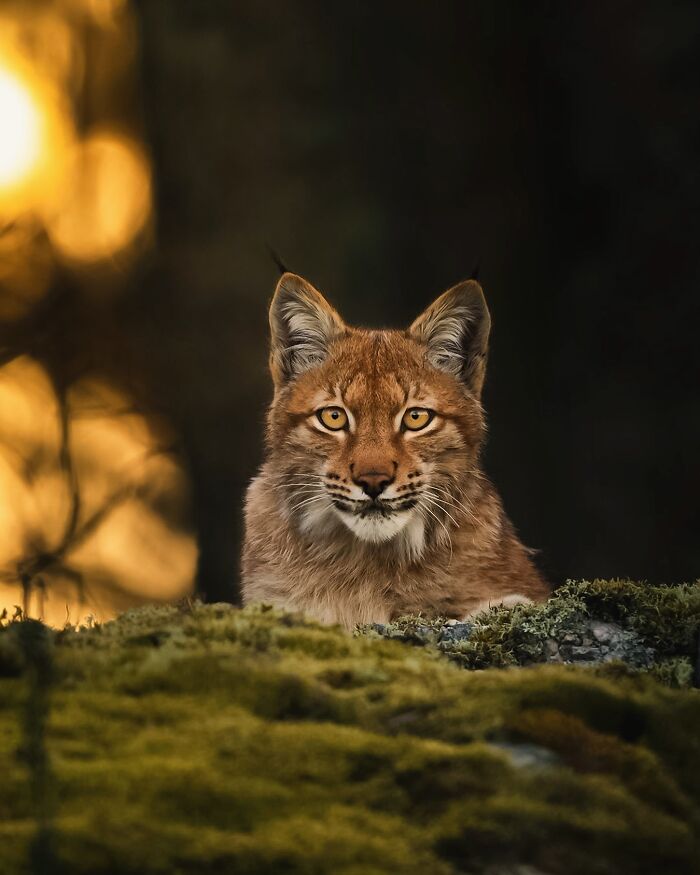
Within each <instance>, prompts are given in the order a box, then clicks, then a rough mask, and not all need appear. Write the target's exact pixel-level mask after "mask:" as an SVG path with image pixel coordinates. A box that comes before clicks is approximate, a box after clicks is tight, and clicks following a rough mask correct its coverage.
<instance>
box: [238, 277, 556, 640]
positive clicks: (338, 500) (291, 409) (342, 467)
mask: <svg viewBox="0 0 700 875" xmlns="http://www.w3.org/2000/svg"><path fill="white" fill-rule="evenodd" d="M270 330H271V348H270V369H271V373H272V377H273V381H274V384H275V394H274V398H273V401H272V404H271V406H270V410H269V415H268V430H267V459H266V462H265V464H264V465H263V468H262V470H261V472H260V475H259V476H258V477H257V478H256V479H255V480H254V481H253V483H252V484H251V487H250V489H249V493H248V500H247V506H246V543H245V548H244V557H243V575H244V579H243V583H244V597H245V599H246V601H253V600H260V601H269V602H272V603H273V604H276V605H280V606H283V607H288V608H298V609H301V610H306V611H307V612H309V613H312V614H314V615H316V616H317V617H319V618H320V619H323V620H330V621H340V622H344V623H345V624H346V625H353V624H354V623H356V622H361V621H370V620H377V621H379V620H382V619H387V618H389V617H390V616H394V615H395V614H396V613H397V612H398V613H404V612H406V611H416V610H421V611H423V612H424V613H428V614H436V613H442V614H446V615H448V616H464V615H466V614H467V613H469V611H470V610H473V609H475V608H476V607H477V606H478V605H481V604H482V603H484V602H485V601H488V599H489V598H490V597H493V598H494V599H496V600H499V599H502V598H504V597H507V598H512V597H513V596H514V593H521V594H522V595H523V596H526V597H538V596H540V595H542V594H543V592H544V591H545V589H544V585H543V583H542V581H541V580H540V578H539V576H538V575H537V572H536V571H535V569H534V568H533V566H532V564H531V563H530V560H529V558H528V556H527V551H526V550H525V548H524V547H523V546H522V545H521V544H520V542H519V541H518V540H517V538H516V537H515V535H514V533H513V531H512V528H511V527H510V524H509V522H508V520H507V518H506V517H505V515H504V513H503V510H502V508H501V506H500V502H499V500H498V496H497V495H496V494H495V492H494V490H493V488H492V487H491V486H490V484H489V483H488V481H487V480H486V478H485V477H484V475H483V473H482V471H481V469H480V466H479V452H480V449H481V445H482V443H483V438H484V431H485V426H484V415H483V410H482V407H481V402H480V397H481V389H482V385H483V380H484V372H485V366H486V356H487V347H488V336H489V330H490V317H489V313H488V309H487V307H486V302H485V299H484V295H483V292H482V290H481V287H480V286H479V284H478V283H477V282H475V281H473V280H472V281H467V282H465V283H461V284H460V285H458V286H455V287H454V288H452V289H450V290H448V291H447V292H445V294H444V295H442V296H441V297H440V298H438V299H437V300H436V301H435V302H434V303H433V304H432V305H431V306H430V307H429V308H428V309H427V310H426V311H425V312H424V313H423V314H422V315H421V316H419V318H418V319H416V321H415V322H414V323H413V324H412V325H411V326H410V328H408V329H407V330H405V331H370V330H362V329H355V328H351V327H349V326H347V325H345V323H344V322H343V320H342V319H341V318H340V316H339V315H338V314H337V313H336V311H335V310H334V309H333V308H332V307H331V306H330V305H329V304H328V302H327V301H326V300H325V299H324V298H323V296H322V295H321V294H320V293H319V292H317V291H316V289H314V288H313V287H312V286H311V285H309V283H307V282H306V281H305V280H303V279H301V278H300V277H297V276H294V275H292V274H285V275H284V276H283V277H282V279H281V280H280V282H279V284H278V287H277V290H276V292H275V296H274V298H273V302H272V305H271V308H270ZM516 584H517V586H516Z"/></svg>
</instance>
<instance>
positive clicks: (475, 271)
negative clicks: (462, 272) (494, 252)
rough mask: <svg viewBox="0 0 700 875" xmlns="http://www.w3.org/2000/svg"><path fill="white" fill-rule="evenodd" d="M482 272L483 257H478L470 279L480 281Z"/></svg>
mask: <svg viewBox="0 0 700 875" xmlns="http://www.w3.org/2000/svg"><path fill="white" fill-rule="evenodd" d="M480 273H481V259H480V258H477V260H476V264H475V265H474V267H473V268H472V272H471V274H470V275H469V279H470V280H476V281H477V282H478V280H479V274H480Z"/></svg>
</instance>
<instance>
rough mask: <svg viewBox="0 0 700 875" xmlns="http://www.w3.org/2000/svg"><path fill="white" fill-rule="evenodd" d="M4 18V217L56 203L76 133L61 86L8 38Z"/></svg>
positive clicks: (0, 148)
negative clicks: (57, 86) (73, 135)
mask: <svg viewBox="0 0 700 875" xmlns="http://www.w3.org/2000/svg"><path fill="white" fill-rule="evenodd" d="M2 24H3V23H2V22H1V21H0V119H2V135H1V136H0V221H11V220H16V219H17V217H18V216H22V215H24V214H27V213H40V212H42V211H43V210H46V209H51V208H52V207H54V206H55V204H56V198H57V197H58V196H59V192H60V191H61V189H62V186H63V182H64V169H65V160H66V158H67V155H68V150H69V145H70V142H71V139H72V129H71V120H70V116H69V114H68V113H67V112H66V109H65V104H64V100H63V98H62V97H61V94H60V91H59V90H58V89H57V88H56V87H55V86H54V84H53V83H52V82H51V81H50V80H49V79H48V78H45V77H43V76H42V75H41V74H40V73H39V72H38V69H37V67H36V66H33V65H31V64H30V63H29V62H28V60H27V59H26V58H25V57H23V56H22V54H21V53H20V52H18V51H17V50H16V49H15V48H14V47H13V46H12V45H11V43H9V42H8V41H7V39H3V36H4V33H3V27H2Z"/></svg>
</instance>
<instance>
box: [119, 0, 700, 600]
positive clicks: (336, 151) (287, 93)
mask: <svg viewBox="0 0 700 875" xmlns="http://www.w3.org/2000/svg"><path fill="white" fill-rule="evenodd" d="M136 9H137V10H138V12H139V14H140V17H141V35H142V46H141V74H142V76H141V81H140V83H139V84H138V85H137V91H138V103H139V106H140V109H141V112H142V114H143V120H144V123H145V128H146V130H147V132H148V139H149V141H150V145H151V148H152V150H153V156H154V160H155V168H156V174H157V185H158V189H157V191H158V195H157V215H158V219H157V226H158V240H159V249H158V250H157V252H156V254H155V256H154V257H153V258H152V259H151V261H150V263H149V264H148V265H147V266H146V268H144V270H143V271H142V274H141V275H140V277H139V280H138V282H137V283H136V285H135V286H134V288H133V290H132V292H131V294H130V295H127V296H125V297H123V298H122V299H121V301H120V303H119V304H118V306H117V312H116V323H115V324H116V325H118V326H119V328H120V330H121V331H122V333H123V336H124V338H126V343H127V346H128V348H129V350H130V354H131V355H132V359H133V362H135V364H133V365H132V367H133V368H134V371H135V373H137V374H138V375H139V379H140V380H142V382H143V385H144V387H145V391H146V392H147V393H148V394H149V397H150V398H151V400H152V402H153V403H154V404H157V405H158V406H159V408H160V409H163V410H165V411H166V412H167V413H168V414H169V415H170V417H171V418H172V419H173V421H174V423H175V426H176V429H177V430H178V432H179V433H180V435H181V437H182V447H183V452H184V455H185V458H186V461H187V464H188V467H189V470H190V473H191V475H192V479H193V496H194V505H193V509H194V516H195V524H196V526H197V529H198V533H199V540H200V548H201V551H202V553H201V562H200V586H201V587H202V588H203V589H204V591H205V592H206V593H207V594H208V595H209V596H210V597H215V598H230V597H232V595H233V593H234V586H235V578H236V575H237V564H238V551H239V539H240V532H241V530H240V524H241V505H242V499H243V493H244V489H245V486H246V483H247V481H248V480H249V478H250V477H251V475H252V474H253V472H254V471H255V468H256V465H257V464H258V463H259V461H260V458H261V440H262V432H263V417H264V411H265V407H266V404H267V401H268V400H269V397H270V384H269V380H268V377H267V372H266V356H267V350H266V343H267V326H266V316H267V314H266V308H267V303H268V300H269V297H270V295H271V293H272V290H273V288H274V284H275V281H276V275H277V274H276V269H275V267H274V264H273V263H272V260H271V259H270V257H269V255H268V253H267V251H266V244H267V243H269V244H271V245H272V246H274V247H275V249H277V250H279V252H280V253H281V255H282V256H283V258H284V260H285V261H286V262H287V263H288V265H289V267H290V268H291V269H293V270H295V271H296V272H298V273H301V274H303V275H304V276H306V277H307V278H308V279H309V280H311V281H312V282H313V283H314V284H316V285H317V286H318V287H319V288H320V289H321V290H323V291H324V293H326V294H327V296H328V297H329V298H330V300H331V301H332V302H333V303H334V304H335V305H336V306H337V307H338V308H339V309H340V311H341V313H342V314H343V315H344V316H345V318H346V319H347V320H348V321H350V322H354V323H361V324H367V325H372V326H405V325H406V324H407V323H408V322H410V321H411V320H412V319H413V317H414V316H415V315H416V314H417V313H418V312H419V311H420V310H421V309H422V308H423V307H424V306H425V305H427V304H428V303H429V302H430V301H431V300H432V299H433V298H434V297H435V296H436V295H437V294H439V293H440V292H441V291H442V290H443V289H444V288H446V287H447V286H449V285H450V284H452V283H454V282H456V281H458V280H460V279H462V278H464V277H465V276H467V275H468V274H469V273H470V272H471V269H472V267H473V266H474V263H475V262H476V261H477V260H478V261H479V262H480V265H481V279H482V282H483V285H484V289H485V292H486V295H487V298H488V301H489V305H490V307H491V310H492V315H493V322H494V330H493V335H492V351H491V359H490V369H489V374H488V378H487V387H486V395H485V402H486V408H487V411H488V414H489V418H490V427H491V436H490V440H489V444H488V448H487V451H486V459H485V463H486V468H487V471H488V472H489V474H490V475H491V476H492V478H493V479H494V481H495V482H496V484H497V486H498V487H499V489H500V491H501V493H502V495H503V498H504V501H505V505H506V508H507V510H508V511H509V513H510V515H511V516H512V518H513V521H514V523H515V525H516V527H517V528H518V529H519V531H520V533H521V535H522V537H523V539H524V541H525V542H526V543H527V544H529V545H531V546H533V547H536V548H539V549H540V550H541V551H542V553H541V565H542V567H543V569H544V570H545V572H546V573H547V574H548V575H549V576H550V578H551V579H552V580H553V581H555V582H559V581H561V580H563V579H564V578H567V577H574V578H578V577H596V576H600V577H613V576H617V575H620V576H631V577H633V578H638V579H647V580H650V581H669V582H670V581H681V580H687V579H694V578H695V577H697V575H698V574H699V573H700V545H699V543H698V538H697V526H696V522H697V512H696V505H697V496H698V486H699V485H700V484H699V483H698V471H699V466H698V460H697V454H698V448H699V447H700V408H699V406H698V400H697V383H698V372H699V369H698V365H699V364H700V361H699V359H700V356H699V354H698V344H697V332H698V328H699V326H700V320H699V319H698V316H699V312H698V310H699V308H698V280H699V279H700V254H699V252H698V230H699V229H698V214H699V208H700V173H699V170H698V154H699V149H700V68H699V66H698V57H699V52H700V7H699V6H698V4H697V3H694V2H693V3H691V2H687V3H683V2H678V3H674V4H668V3H666V2H661V0H657V2H616V3H612V4H599V3H576V2H574V3H566V4H561V3H553V2H551V3H545V2H533V3H522V2H501V3H498V4H494V3H492V2H487V0H483V2H473V0H469V2H447V0H441V2H438V3H433V4H425V3H419V2H401V3H398V2H376V0H374V2H364V0H360V2H353V3H328V2H317V0H285V2H284V3H279V2H271V0H237V2H236V3H230V2H225V0H197V2H196V3H194V2H192V0H143V2H141V3H140V4H136Z"/></svg>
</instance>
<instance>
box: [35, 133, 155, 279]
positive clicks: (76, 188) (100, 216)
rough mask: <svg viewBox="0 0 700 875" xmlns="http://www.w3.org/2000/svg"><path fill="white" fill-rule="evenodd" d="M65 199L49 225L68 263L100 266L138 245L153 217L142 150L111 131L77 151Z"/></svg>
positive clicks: (91, 137)
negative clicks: (76, 262)
mask: <svg viewBox="0 0 700 875" xmlns="http://www.w3.org/2000/svg"><path fill="white" fill-rule="evenodd" d="M66 188H67V190H68V191H70V197H69V198H68V197H67V198H65V200H64V201H63V203H62V204H61V208H60V210H58V211H57V212H56V213H55V214H54V215H53V216H52V217H50V218H49V220H48V231H49V234H50V236H51V240H52V241H53V243H54V246H56V248H57V249H58V250H59V251H60V253H61V254H62V255H63V256H64V257H65V258H67V259H69V260H75V261H79V262H87V263H92V262H97V261H101V260H103V259H107V258H111V257H113V256H115V255H117V254H118V253H119V252H121V251H122V250H124V249H125V248H126V247H128V246H129V245H130V244H132V243H133V242H134V240H135V239H136V238H137V236H138V235H139V233H140V232H141V231H142V230H143V229H144V227H145V225H146V223H147V221H148V219H149V216H150V212H151V177H150V168H149V162H148V160H147V158H146V156H145V154H144V151H143V149H142V148H141V147H140V146H139V145H138V144H137V143H136V142H135V141H133V140H131V139H129V138H128V137H125V136H122V135H120V134H118V133H115V132H110V131H97V132H95V133H93V134H91V135H89V136H88V137H87V138H86V139H85V140H84V141H83V142H82V143H79V144H77V145H76V146H75V149H74V152H73V155H72V157H71V161H70V166H69V169H68V172H67V179H66Z"/></svg>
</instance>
